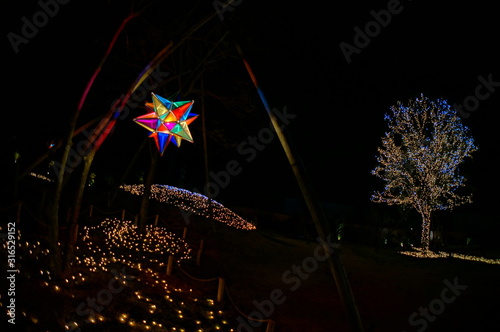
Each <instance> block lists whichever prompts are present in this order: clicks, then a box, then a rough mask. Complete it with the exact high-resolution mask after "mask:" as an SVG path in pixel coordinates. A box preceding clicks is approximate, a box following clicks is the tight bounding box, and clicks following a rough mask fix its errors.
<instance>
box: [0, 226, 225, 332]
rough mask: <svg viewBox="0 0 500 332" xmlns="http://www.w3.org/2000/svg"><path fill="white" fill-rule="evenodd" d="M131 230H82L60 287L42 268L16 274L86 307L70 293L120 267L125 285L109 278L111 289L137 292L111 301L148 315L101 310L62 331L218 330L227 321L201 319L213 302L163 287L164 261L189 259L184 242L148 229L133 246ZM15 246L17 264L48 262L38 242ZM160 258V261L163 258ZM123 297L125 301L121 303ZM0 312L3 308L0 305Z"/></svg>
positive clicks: (34, 319) (36, 321) (75, 320)
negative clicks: (116, 327) (104, 327)
mask: <svg viewBox="0 0 500 332" xmlns="http://www.w3.org/2000/svg"><path fill="white" fill-rule="evenodd" d="M131 230H136V226H135V225H133V223H131V222H129V221H125V222H122V221H120V220H113V219H106V220H104V221H103V222H102V223H101V224H99V225H97V226H94V227H84V228H83V231H82V233H81V234H80V241H81V242H80V241H79V243H80V244H79V245H78V246H76V247H75V249H76V252H75V254H76V257H77V258H76V259H75V261H74V262H73V263H72V266H73V268H74V272H71V273H69V274H68V275H65V277H64V278H63V279H61V280H60V281H55V280H54V278H52V276H51V274H52V273H51V272H50V271H49V270H47V269H46V268H38V269H34V270H33V269H32V270H33V271H30V269H27V268H26V267H24V268H23V269H20V270H19V271H20V272H19V273H25V274H26V276H25V277H26V278H31V279H35V278H36V279H37V280H38V284H39V285H41V286H42V287H43V288H45V289H47V291H49V292H51V293H52V294H57V296H67V297H68V298H69V297H70V298H71V299H72V300H71V301H75V302H74V303H80V302H83V303H85V301H87V295H85V296H84V297H83V298H81V299H78V297H80V296H81V295H79V292H76V293H75V292H74V290H75V287H77V288H78V289H87V288H86V287H91V288H92V287H95V282H96V280H101V279H102V278H103V276H102V275H100V274H102V272H103V271H109V270H110V269H111V267H110V266H109V264H112V263H121V264H124V265H125V266H126V267H127V270H126V274H127V278H126V279H121V278H120V277H118V276H117V275H115V274H114V273H113V277H114V278H115V281H113V285H114V289H117V288H120V286H122V287H123V289H125V288H128V287H138V288H136V289H140V290H141V291H136V292H135V293H128V292H123V293H122V292H119V293H117V294H114V293H113V295H114V296H116V298H117V299H118V298H120V300H121V299H127V301H130V300H129V299H128V297H129V296H132V297H133V299H134V300H133V301H131V303H134V305H139V306H140V307H142V308H145V309H146V310H148V311H146V312H147V313H148V314H147V315H141V314H138V313H137V312H136V311H134V310H132V311H130V312H128V313H119V314H117V313H116V311H115V312H113V311H112V310H109V308H106V309H105V310H103V311H101V312H99V313H96V315H89V316H81V317H77V318H75V317H66V318H68V319H67V320H65V323H64V325H62V327H63V328H64V329H65V330H66V331H74V330H77V329H79V328H80V329H82V330H85V328H86V327H87V326H90V325H93V327H92V329H95V328H96V327H97V328H98V326H100V325H101V324H113V323H116V324H124V325H125V324H126V325H127V326H131V327H133V328H134V330H137V331H162V332H163V331H171V330H173V331H184V332H186V331H191V330H193V329H191V328H189V326H192V325H194V320H196V319H198V320H200V324H197V325H196V327H197V328H198V327H202V328H203V330H206V331H208V330H211V331H213V330H214V329H217V328H216V326H222V324H224V323H223V320H224V318H227V317H223V316H226V314H224V315H222V316H221V317H214V318H213V319H210V318H207V317H206V316H205V314H204V313H205V312H206V310H207V309H208V308H209V306H211V305H213V300H212V299H207V303H208V304H204V303H203V304H202V303H200V301H198V299H197V298H196V297H195V296H194V294H193V289H192V288H186V289H183V288H182V287H179V286H176V287H172V286H171V285H169V283H168V282H167V279H166V276H165V267H164V266H165V265H164V261H166V259H165V257H168V256H169V255H174V256H175V257H177V259H178V260H180V259H187V258H189V257H190V256H189V254H190V249H189V248H188V246H187V244H186V243H185V242H184V240H182V239H180V238H177V237H176V236H175V235H174V234H172V233H169V232H167V231H165V230H164V229H161V228H159V227H152V226H151V227H147V230H146V232H145V233H144V235H143V236H142V237H141V236H139V237H137V238H136V240H135V241H134V240H133V238H132V234H134V233H133V232H132V231H131ZM0 231H1V228H0ZM148 234H149V235H148ZM20 238H21V234H20V232H19V236H18V239H20ZM117 239H122V240H123V242H119V241H118V240H117ZM155 240H157V243H153V242H154V241H155ZM137 242H138V243H137ZM148 242H151V243H148ZM124 243H127V244H128V245H129V246H130V247H126V246H125V245H124ZM17 245H18V247H19V248H20V250H19V251H18V253H19V256H20V260H21V258H22V260H23V261H28V260H29V261H36V262H38V261H47V260H48V255H49V251H48V250H46V248H45V246H46V245H47V244H46V243H43V244H41V243H40V242H39V241H37V242H35V243H31V242H29V241H25V240H24V239H23V241H22V242H21V241H17ZM59 245H60V244H59ZM3 246H4V247H5V243H3ZM21 256H22V257H21ZM163 256H165V257H164V258H162V257H163ZM113 268H115V267H113ZM111 274H112V273H108V274H107V276H106V277H105V280H106V284H105V287H109V282H108V281H107V280H109V276H111ZM96 278H97V279H96ZM130 280H133V281H130ZM75 294H76V296H75ZM125 294H129V295H126V297H123V295H125ZM169 294H170V295H169ZM88 296H90V297H92V296H94V297H95V296H96V294H94V293H91V294H88ZM113 301H115V300H113ZM116 301H119V300H116ZM137 302H139V304H137ZM186 303H187V305H186ZM194 304H196V309H195V308H193V305H194ZM0 307H2V303H1V302H0ZM210 309H211V308H210ZM167 311H173V312H174V313H176V315H175V319H173V320H169V318H168V317H169V316H168V315H166V312H167ZM138 312H141V310H138ZM20 313H22V314H23V315H24V316H26V317H28V318H29V320H30V321H31V323H32V324H39V319H38V318H37V317H36V316H35V315H32V314H30V313H28V314H26V313H25V312H23V311H20ZM73 313H74V312H73ZM215 318H216V319H215ZM226 331H228V330H226Z"/></svg>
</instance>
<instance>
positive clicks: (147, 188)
mask: <svg viewBox="0 0 500 332" xmlns="http://www.w3.org/2000/svg"><path fill="white" fill-rule="evenodd" d="M150 152H151V163H150V165H149V170H148V174H147V175H146V180H145V181H144V195H143V196H142V200H141V208H140V212H139V220H138V221H137V223H138V224H137V228H138V229H139V232H143V231H144V230H145V229H146V218H147V216H148V207H149V196H150V195H151V185H152V184H153V180H154V175H155V170H156V163H157V160H158V153H157V152H156V151H154V148H153V147H152V143H150Z"/></svg>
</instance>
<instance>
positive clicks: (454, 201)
mask: <svg viewBox="0 0 500 332" xmlns="http://www.w3.org/2000/svg"><path fill="white" fill-rule="evenodd" d="M385 121H386V122H387V124H388V127H389V131H387V132H386V133H385V136H384V137H382V146H381V147H379V148H378V153H379V155H378V156H377V162H378V165H377V166H376V167H375V169H374V170H373V171H372V174H373V175H375V176H377V177H378V178H380V179H382V180H383V181H384V182H385V186H384V190H383V191H382V192H380V191H376V192H374V194H373V195H372V197H371V200H372V201H373V202H376V203H387V204H389V205H402V206H405V207H411V208H414V209H415V210H416V211H417V212H418V213H420V215H421V216H422V234H421V245H422V248H423V249H424V250H429V244H430V243H429V240H430V226H431V213H432V211H435V210H447V209H450V210H451V209H453V207H456V206H458V205H461V204H465V203H470V202H471V201H472V197H471V195H470V194H465V193H463V192H461V190H460V188H461V187H464V186H465V180H466V179H465V177H464V176H462V175H460V174H459V165H460V164H462V163H463V162H464V160H465V159H466V158H467V157H470V156H471V153H472V152H474V151H476V150H477V146H476V145H475V144H474V140H473V138H472V137H471V136H470V135H469V129H468V128H467V127H466V126H464V125H463V124H462V123H461V120H460V118H459V117H458V116H457V114H456V110H455V109H453V108H452V107H451V106H449V105H448V104H447V102H446V101H445V100H442V99H438V100H435V101H434V100H430V99H429V98H427V97H424V96H423V95H421V96H420V97H419V98H415V99H410V100H409V102H408V104H407V105H404V104H402V103H401V102H397V105H396V106H392V107H391V113H390V114H386V115H385Z"/></svg>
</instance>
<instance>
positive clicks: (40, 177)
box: [29, 172, 54, 182]
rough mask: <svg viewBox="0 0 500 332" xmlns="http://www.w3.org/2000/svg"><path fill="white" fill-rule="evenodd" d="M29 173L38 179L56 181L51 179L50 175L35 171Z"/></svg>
mask: <svg viewBox="0 0 500 332" xmlns="http://www.w3.org/2000/svg"><path fill="white" fill-rule="evenodd" d="M29 175H30V176H32V177H34V178H37V179H40V180H44V181H47V182H54V180H52V179H50V178H49V177H47V176H45V175H42V174H38V173H35V172H30V173H29Z"/></svg>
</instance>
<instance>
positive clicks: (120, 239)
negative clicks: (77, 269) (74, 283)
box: [77, 218, 191, 270]
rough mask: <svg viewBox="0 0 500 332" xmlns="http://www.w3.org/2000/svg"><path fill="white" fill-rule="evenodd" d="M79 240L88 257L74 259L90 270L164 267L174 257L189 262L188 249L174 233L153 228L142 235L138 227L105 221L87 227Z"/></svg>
mask: <svg viewBox="0 0 500 332" xmlns="http://www.w3.org/2000/svg"><path fill="white" fill-rule="evenodd" d="M82 240H83V242H84V243H85V244H86V246H87V248H86V250H87V252H90V253H91V255H86V256H85V257H82V258H79V257H77V258H78V263H83V264H85V265H87V266H89V267H91V268H93V269H97V268H100V269H104V270H105V269H106V266H107V265H108V264H110V263H114V262H122V263H125V262H127V261H130V262H133V263H135V264H140V263H141V262H143V263H144V262H149V263H160V264H162V265H163V262H165V261H166V260H167V258H168V256H169V255H173V256H175V257H177V261H178V262H179V261H180V260H182V259H189V258H191V255H190V253H191V248H189V246H188V244H187V243H186V242H185V241H184V240H183V239H181V238H178V237H177V236H176V235H175V234H174V233H171V232H168V231H166V230H165V229H164V228H163V227H155V226H152V225H148V226H147V227H146V230H145V232H144V233H140V232H138V231H137V225H135V224H134V223H132V222H131V221H129V220H119V219H116V218H115V219H109V218H107V219H104V220H103V221H102V222H101V223H100V224H98V225H96V226H91V227H87V226H86V227H84V231H83V236H82ZM132 266H133V264H132Z"/></svg>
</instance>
